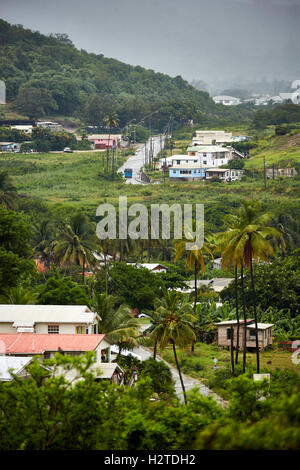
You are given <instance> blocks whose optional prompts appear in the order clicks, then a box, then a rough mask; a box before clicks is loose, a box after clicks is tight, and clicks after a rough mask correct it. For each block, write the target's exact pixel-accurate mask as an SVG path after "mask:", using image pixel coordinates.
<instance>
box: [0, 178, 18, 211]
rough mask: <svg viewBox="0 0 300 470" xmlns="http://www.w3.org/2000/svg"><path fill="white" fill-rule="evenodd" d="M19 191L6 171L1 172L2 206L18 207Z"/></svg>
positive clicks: (0, 191)
mask: <svg viewBox="0 0 300 470" xmlns="http://www.w3.org/2000/svg"><path fill="white" fill-rule="evenodd" d="M17 197H18V193H17V190H16V188H15V187H14V185H13V184H12V180H11V178H10V176H9V175H8V173H7V172H6V171H1V172H0V206H2V207H4V209H7V210H14V209H16V207H17Z"/></svg>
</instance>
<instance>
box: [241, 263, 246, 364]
mask: <svg viewBox="0 0 300 470" xmlns="http://www.w3.org/2000/svg"><path fill="white" fill-rule="evenodd" d="M241 286H242V303H243V316H244V341H243V372H244V373H245V372H246V353H247V314H246V302H245V289H244V266H243V263H242V264H241Z"/></svg>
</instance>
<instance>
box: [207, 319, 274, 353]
mask: <svg viewBox="0 0 300 470" xmlns="http://www.w3.org/2000/svg"><path fill="white" fill-rule="evenodd" d="M215 325H216V326H217V327H218V346H220V347H227V348H230V345H231V332H233V345H234V347H236V342H237V341H236V340H237V336H236V335H237V320H228V321H222V322H219V323H216V324H215ZM272 326H273V324H271V323H258V324H257V329H258V345H259V349H260V350H263V349H265V348H267V347H268V346H271V345H272V342H273V339H272ZM246 330H247V336H246V343H247V348H249V349H251V348H255V346H256V340H255V323H254V320H253V319H249V320H247V324H246ZM243 344H244V320H240V331H239V348H240V349H243Z"/></svg>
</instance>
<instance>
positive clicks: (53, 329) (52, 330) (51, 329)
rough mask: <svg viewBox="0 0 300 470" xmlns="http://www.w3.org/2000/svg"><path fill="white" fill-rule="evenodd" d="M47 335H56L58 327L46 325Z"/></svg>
mask: <svg viewBox="0 0 300 470" xmlns="http://www.w3.org/2000/svg"><path fill="white" fill-rule="evenodd" d="M48 333H49V334H55V335H58V333H59V325H48Z"/></svg>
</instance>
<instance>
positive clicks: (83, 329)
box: [75, 325, 89, 335]
mask: <svg viewBox="0 0 300 470" xmlns="http://www.w3.org/2000/svg"><path fill="white" fill-rule="evenodd" d="M75 331H76V334H77V335H87V334H88V332H89V330H88V327H87V326H85V325H80V326H76V328H75Z"/></svg>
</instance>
